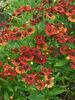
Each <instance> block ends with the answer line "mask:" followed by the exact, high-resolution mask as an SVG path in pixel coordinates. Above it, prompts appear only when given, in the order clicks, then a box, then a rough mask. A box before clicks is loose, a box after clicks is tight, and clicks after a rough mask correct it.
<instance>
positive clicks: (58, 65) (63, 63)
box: [54, 60, 68, 67]
mask: <svg viewBox="0 0 75 100" xmlns="http://www.w3.org/2000/svg"><path fill="white" fill-rule="evenodd" d="M66 64H68V60H59V62H56V63H55V65H54V67H61V66H65V65H66Z"/></svg>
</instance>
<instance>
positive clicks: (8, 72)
mask: <svg viewBox="0 0 75 100" xmlns="http://www.w3.org/2000/svg"><path fill="white" fill-rule="evenodd" d="M3 68H4V70H3V71H2V72H1V73H0V75H1V76H2V77H5V78H7V77H10V76H13V77H15V76H16V72H15V69H14V68H13V67H12V66H10V65H9V64H5V65H3Z"/></svg>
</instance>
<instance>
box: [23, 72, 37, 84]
mask: <svg viewBox="0 0 75 100" xmlns="http://www.w3.org/2000/svg"><path fill="white" fill-rule="evenodd" d="M22 80H23V81H25V82H26V83H27V84H29V85H34V84H35V80H36V74H35V73H32V74H26V76H25V77H24V78H23V79H22Z"/></svg>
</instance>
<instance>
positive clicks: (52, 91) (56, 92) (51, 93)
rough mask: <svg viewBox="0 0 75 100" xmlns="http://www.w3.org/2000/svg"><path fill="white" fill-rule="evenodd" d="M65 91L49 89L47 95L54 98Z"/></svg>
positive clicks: (58, 88) (56, 88)
mask: <svg viewBox="0 0 75 100" xmlns="http://www.w3.org/2000/svg"><path fill="white" fill-rule="evenodd" d="M65 91H66V90H65V89H64V88H62V87H58V86H57V87H55V88H53V89H51V90H50V92H49V94H48V95H49V96H56V95H58V94H61V93H63V92H65Z"/></svg>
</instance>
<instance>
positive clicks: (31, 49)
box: [0, 0, 75, 90]
mask: <svg viewBox="0 0 75 100" xmlns="http://www.w3.org/2000/svg"><path fill="white" fill-rule="evenodd" d="M72 1H73V0H60V1H59V2H58V3H57V4H56V5H54V6H51V7H49V8H48V7H47V8H46V7H45V4H46V3H49V0H43V3H42V4H41V5H40V6H39V7H35V8H33V9H32V7H31V6H30V5H27V6H21V7H20V8H19V9H16V10H15V11H14V13H13V14H12V16H11V17H10V18H9V19H8V22H11V23H13V20H14V18H15V17H21V16H20V15H22V14H23V12H29V13H33V16H32V18H29V20H28V21H29V22H28V23H24V24H23V23H22V25H21V26H20V27H15V28H12V26H13V24H11V25H6V24H5V23H2V24H1V25H0V26H1V27H2V26H4V25H6V27H5V28H4V29H3V30H0V45H5V44H6V43H8V41H9V40H11V41H15V40H17V41H18V40H19V41H21V40H22V39H24V38H26V39H27V38H28V36H30V37H31V39H33V40H34V41H35V43H34V42H32V41H31V43H32V44H34V46H30V45H28V46H27V44H25V45H24V44H23V45H20V47H19V48H18V47H17V48H13V47H12V49H11V52H13V54H14V55H16V54H17V53H18V54H19V55H18V57H14V58H11V59H10V61H11V65H10V64H9V62H6V63H3V62H2V60H1V59H0V67H1V68H3V70H2V71H1V72H0V75H1V77H2V78H8V77H11V78H13V79H14V78H17V75H21V76H22V79H21V81H23V82H25V83H26V84H28V85H31V86H35V87H36V88H37V89H38V90H43V89H45V88H52V87H53V86H54V77H53V71H54V69H52V67H54V66H55V64H56V62H59V61H60V60H68V61H69V65H70V66H71V68H72V69H73V70H75V47H71V46H69V44H75V35H74V34H73V35H72V34H70V31H74V30H72V29H71V30H70V29H69V27H70V26H69V27H67V26H66V25H65V23H61V22H60V21H59V19H58V18H57V17H58V16H60V15H61V16H63V17H65V18H66V19H67V22H68V21H69V22H72V23H74V22H75V5H72V4H71V2H72ZM38 11H39V12H40V13H38V14H37V13H36V12H38ZM41 12H44V13H43V14H42V13H41ZM67 17H68V18H67ZM56 18H57V19H58V20H56ZM47 20H49V22H48V21H47ZM51 20H52V22H50V21H51ZM41 22H43V24H44V25H43V26H44V28H43V29H42V30H43V31H39V30H40V29H41V28H40V27H38V26H39V25H40V23H41ZM32 35H33V36H32ZM24 41H25V40H24ZM28 42H30V41H28ZM6 46H7V44H6ZM8 54H9V53H8ZM8 54H7V55H8ZM5 56H6V55H5ZM50 57H51V58H53V59H55V60H49V58H50ZM50 63H52V64H50ZM37 69H39V70H38V71H37Z"/></svg>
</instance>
